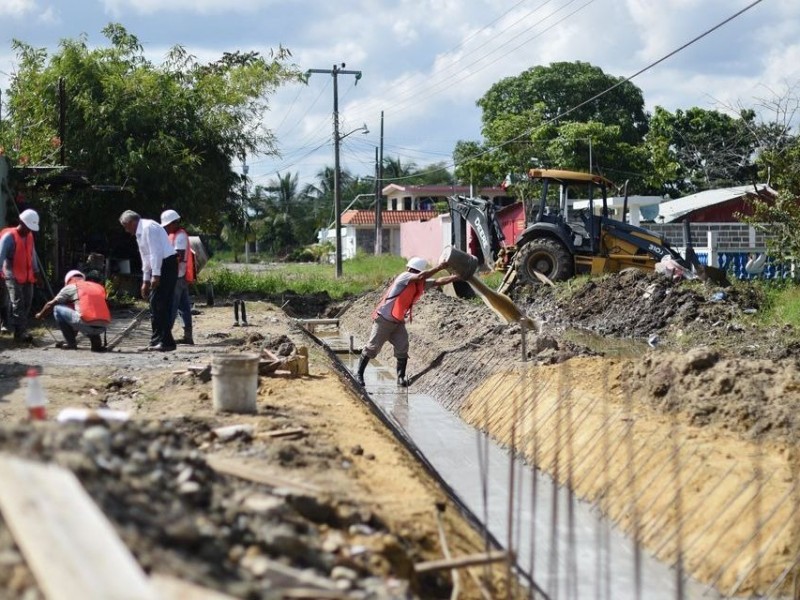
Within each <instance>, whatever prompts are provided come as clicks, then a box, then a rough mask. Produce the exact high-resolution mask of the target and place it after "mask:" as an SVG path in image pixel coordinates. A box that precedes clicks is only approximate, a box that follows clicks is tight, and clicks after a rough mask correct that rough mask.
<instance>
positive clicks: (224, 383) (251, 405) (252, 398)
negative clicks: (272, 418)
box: [211, 354, 258, 413]
mask: <svg viewBox="0 0 800 600" xmlns="http://www.w3.org/2000/svg"><path fill="white" fill-rule="evenodd" d="M211 384H212V399H213V403H214V410H215V411H216V412H234V413H254V412H256V394H257V392H258V355H257V354H224V355H218V356H214V357H213V358H212V359H211Z"/></svg>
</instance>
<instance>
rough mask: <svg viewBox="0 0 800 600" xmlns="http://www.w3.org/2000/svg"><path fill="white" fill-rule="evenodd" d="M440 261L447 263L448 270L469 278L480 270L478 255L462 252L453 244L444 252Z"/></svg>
mask: <svg viewBox="0 0 800 600" xmlns="http://www.w3.org/2000/svg"><path fill="white" fill-rule="evenodd" d="M439 262H443V263H445V264H446V265H447V270H448V271H450V272H451V273H454V274H457V275H458V276H459V277H461V279H464V280H467V279H469V278H470V277H472V276H473V275H474V274H475V271H477V270H478V257H477V256H472V255H471V254H467V253H466V252H462V251H461V250H459V249H458V248H453V246H447V247H446V248H445V249H444V251H443V252H442V256H441V258H440V259H439Z"/></svg>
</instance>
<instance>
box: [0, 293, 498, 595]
mask: <svg viewBox="0 0 800 600" xmlns="http://www.w3.org/2000/svg"><path fill="white" fill-rule="evenodd" d="M247 311H248V322H249V326H248V327H235V326H234V318H233V309H232V307H231V306H230V305H226V306H216V307H213V308H209V307H201V308H200V311H199V312H200V314H198V315H196V316H195V341H196V344H197V345H196V346H193V347H185V346H180V347H179V348H178V350H177V351H176V352H174V353H164V354H159V353H147V352H137V351H136V350H137V348H138V347H140V346H143V345H145V344H146V340H147V323H145V324H144V326H143V327H142V328H141V330H139V331H137V332H136V333H135V335H133V336H131V337H130V338H129V339H127V340H125V342H124V343H122V344H121V345H120V346H119V347H118V348H117V349H116V351H114V352H109V353H106V354H93V353H90V352H89V351H88V348H86V347H85V346H86V342H85V341H84V342H83V343H82V347H81V348H80V349H79V350H77V351H62V350H57V349H53V348H46V347H44V346H45V344H46V343H51V342H52V341H53V339H52V338H51V337H50V335H49V333H48V332H47V331H46V330H44V329H39V330H37V331H36V333H37V338H38V340H39V342H38V343H39V347H37V348H14V347H11V346H10V342H9V340H8V339H2V340H0V347H2V353H1V354H0V356H2V364H1V365H0V374H2V377H0V418H1V419H2V421H1V423H2V425H1V426H0V450H2V451H3V452H8V453H13V454H15V455H20V456H23V457H26V458H31V459H34V460H45V461H53V462H55V463H57V464H60V465H62V466H65V467H67V468H69V469H71V470H72V471H74V472H75V473H76V474H77V475H78V477H79V479H80V481H81V483H82V484H83V485H84V487H85V488H86V489H87V490H88V491H89V493H90V494H91V496H92V498H93V499H94V500H95V501H96V502H97V503H98V505H99V506H100V507H101V508H102V509H103V511H104V512H105V514H106V515H107V516H108V517H109V518H110V519H111V521H112V523H113V524H114V526H115V528H116V530H117V532H118V534H119V535H120V537H121V538H122V540H123V541H124V542H125V544H126V545H127V546H128V547H129V548H130V549H131V551H132V552H133V553H134V555H135V557H136V559H137V560H138V562H139V563H140V564H141V565H142V566H143V567H144V568H145V570H146V571H147V572H148V573H150V574H162V575H169V576H175V577H179V578H181V579H182V580H184V581H187V582H193V583H195V584H199V585H202V586H204V587H206V588H209V589H213V590H218V591H222V592H225V593H227V594H230V595H232V596H235V597H252V596H254V595H255V596H259V597H261V596H263V597H271V596H269V595H268V594H267V592H268V590H273V591H275V590H277V589H295V591H296V590H297V589H300V588H313V589H317V590H328V591H327V592H326V593H329V594H331V595H329V596H325V597H338V596H336V594H340V595H342V597H344V595H346V594H349V595H348V596H347V597H354V598H357V597H363V596H364V594H367V593H374V594H376V596H374V597H379V598H395V597H396V598H405V597H408V595H409V594H411V595H419V596H420V597H446V596H447V595H449V588H450V586H451V579H450V576H449V573H447V572H434V573H432V574H428V575H425V576H416V575H415V574H414V573H413V567H412V565H413V564H414V563H417V562H420V561H424V560H432V559H438V558H442V557H443V549H442V546H441V544H440V539H441V538H440V531H439V527H438V525H437V514H439V515H440V516H441V517H442V519H443V532H444V539H446V540H447V544H448V549H449V551H450V552H451V553H452V554H453V555H454V556H459V555H464V554H471V553H476V552H481V551H483V549H484V543H483V542H482V540H481V538H480V536H479V535H478V534H477V533H476V532H475V531H474V530H472V529H471V528H470V527H469V526H468V525H467V524H466V523H465V521H464V520H463V519H462V518H460V516H459V515H458V514H457V511H456V510H455V508H454V507H453V506H450V505H449V503H448V501H447V499H446V497H445V496H444V495H443V494H442V493H441V491H440V490H439V489H438V487H437V485H436V484H435V483H434V482H433V481H432V480H431V479H430V478H429V476H428V475H427V473H426V472H425V471H424V470H423V469H422V468H420V467H419V466H418V465H417V464H416V462H415V461H414V460H413V459H412V458H411V457H410V455H409V454H408V453H407V452H406V451H405V449H404V448H402V447H401V446H399V445H398V444H397V443H396V441H395V439H394V438H393V437H392V436H391V435H390V434H389V433H388V432H387V431H385V429H384V427H383V425H382V424H381V423H380V422H379V421H378V420H377V419H376V418H375V417H374V416H373V415H372V414H371V413H370V412H369V410H368V409H367V408H366V407H365V406H364V405H363V403H362V401H361V400H360V399H359V398H358V397H357V396H356V395H354V394H353V393H352V392H351V391H350V389H348V387H347V386H346V385H345V384H344V383H343V381H342V380H341V379H340V378H339V376H337V374H336V372H335V371H334V370H332V369H331V366H330V364H329V363H328V362H327V358H326V357H325V355H324V354H323V353H322V352H321V351H319V350H317V349H316V348H314V347H310V348H309V350H310V360H309V362H310V374H309V375H308V376H304V377H296V376H292V375H290V374H289V372H285V371H281V370H278V371H276V372H275V373H274V374H272V375H270V376H263V377H261V378H260V384H259V391H258V412H257V414H255V415H230V414H216V413H215V412H214V410H213V407H212V398H211V393H212V386H211V382H210V381H209V378H208V372H207V371H203V370H202V368H203V367H204V366H206V365H208V364H209V362H210V357H211V356H212V355H213V354H217V353H223V352H240V351H243V350H249V351H260V350H261V349H262V348H265V347H266V348H270V349H272V350H273V351H274V352H276V353H278V354H291V353H292V352H293V351H294V350H295V348H296V346H298V345H308V340H307V339H306V338H305V337H304V336H303V334H302V333H301V332H299V330H297V329H296V327H295V326H294V325H293V324H292V321H291V319H289V318H288V317H287V316H286V315H285V314H284V313H283V312H282V311H280V310H279V309H278V308H276V307H275V306H273V305H272V304H269V303H266V302H257V301H253V302H250V301H248V302H247ZM135 312H136V310H135V309H134V310H133V311H131V312H128V313H125V314H122V315H121V316H122V317H123V319H121V322H120V325H119V326H118V328H119V327H121V324H122V321H124V318H130V317H131V316H132V315H133V314H135ZM110 337H111V336H109V338H110ZM31 366H35V367H36V368H37V369H39V370H40V371H41V376H40V379H41V382H42V384H43V387H44V389H45V391H46V395H47V401H48V404H47V411H48V416H49V417H50V420H49V421H48V422H47V423H35V424H31V423H28V422H26V420H25V416H26V410H25V406H24V395H25V388H26V385H25V373H26V371H27V369H28V368H29V367H31ZM66 408H88V409H97V408H110V409H116V410H120V411H125V412H126V413H128V414H129V416H130V420H129V421H128V422H126V423H119V424H102V423H101V424H94V423H89V424H61V423H56V422H55V421H54V419H55V417H56V416H57V415H58V414H59V412H60V411H61V410H63V409H66ZM232 425H236V426H242V428H241V431H240V432H239V433H235V434H230V433H222V432H220V431H219V428H220V427H225V426H232ZM231 469H234V470H235V471H236V472H237V473H239V474H242V472H244V476H243V477H234V476H231V475H230V474H227V473H230V471H231ZM258 482H260V483H258ZM437 507H439V508H438V509H437ZM440 509H443V512H440ZM0 556H2V560H3V564H4V567H8V568H3V569H0V597H8V598H18V597H22V596H24V595H25V594H32V595H29V596H25V597H31V598H35V597H37V592H36V589H37V586H36V582H35V578H34V577H33V576H32V574H31V572H30V571H29V570H28V568H27V566H26V561H25V559H24V557H23V556H21V555H20V553H19V550H18V548H17V547H16V546H15V544H14V542H13V540H12V538H11V536H10V534H9V532H8V530H7V529H5V527H0ZM276 573H280V576H277V575H276ZM473 574H474V576H475V577H472V576H468V575H467V573H466V572H465V573H464V577H463V578H462V580H461V588H462V590H464V594H465V595H464V596H462V597H473V598H478V597H485V593H486V592H480V591H479V586H478V585H477V583H476V581H478V580H479V579H480V578H481V577H482V575H483V574H484V570H483V569H473ZM502 575H503V569H497V570H496V573H495V574H490V576H489V580H487V581H486V582H484V583H482V584H481V585H482V586H484V587H485V586H488V587H489V588H491V589H494V590H495V592H496V593H499V592H498V590H502V589H503V582H502V580H501V579H502ZM495 592H493V593H495ZM275 593H277V592H275ZM317 593H318V594H321V593H322V592H319V591H318V592H317ZM276 597H282V596H276ZM295 597H301V596H295ZM309 597H310V596H309ZM315 597H316V596H315Z"/></svg>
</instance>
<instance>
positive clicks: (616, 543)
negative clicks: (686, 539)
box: [318, 331, 718, 600]
mask: <svg viewBox="0 0 800 600" xmlns="http://www.w3.org/2000/svg"><path fill="white" fill-rule="evenodd" d="M318 336H319V338H320V339H321V340H322V341H323V342H324V343H326V344H327V345H329V346H330V347H334V348H346V347H348V344H349V343H350V337H349V334H347V333H346V332H343V333H339V332H335V331H328V332H324V333H318ZM340 360H341V363H342V364H343V365H344V366H345V367H346V368H347V369H348V370H349V371H350V372H352V373H354V372H355V369H356V367H357V363H358V355H357V354H356V353H349V354H340ZM395 378H396V376H395V373H394V367H393V366H392V365H389V366H386V365H384V364H381V363H379V362H378V361H372V362H371V363H370V364H369V365H368V367H367V371H366V374H365V380H366V392H367V394H368V396H369V399H370V401H371V402H372V403H373V405H374V407H376V408H377V409H378V410H380V411H381V412H382V414H383V415H384V416H385V417H386V420H387V421H388V422H389V423H390V425H391V426H392V427H393V428H394V429H396V430H397V431H398V432H400V435H402V436H403V437H404V438H406V439H407V440H408V441H409V442H410V443H412V444H413V445H414V447H415V449H416V450H417V452H418V453H419V454H421V455H422V456H423V457H424V459H425V460H426V461H427V462H428V463H429V465H430V466H431V467H432V468H433V469H435V471H436V472H437V474H438V476H439V477H441V478H442V479H443V480H444V481H445V482H446V483H447V485H448V486H449V487H450V488H451V490H452V492H453V493H455V495H456V496H457V498H458V500H459V501H460V502H461V503H462V504H463V505H464V506H465V507H466V508H467V509H468V510H469V511H471V513H472V514H473V515H475V516H476V517H477V518H478V519H479V521H480V522H481V523H482V524H483V525H484V526H485V527H486V528H487V530H488V531H489V532H490V534H491V535H492V536H493V537H494V538H495V539H496V540H498V541H499V543H500V544H501V545H502V546H503V547H504V548H506V549H508V550H510V551H512V552H513V553H514V554H515V556H516V558H517V567H518V568H519V570H520V571H521V572H522V573H524V574H525V578H526V579H528V580H530V581H533V583H534V586H535V587H536V589H537V591H538V592H539V593H540V596H539V597H547V598H559V597H567V598H572V597H575V598H577V597H591V598H636V597H645V598H653V599H656V600H658V599H662V598H663V599H664V600H668V599H671V598H678V597H686V598H700V597H701V596H702V595H703V592H705V588H704V586H702V585H700V584H699V583H697V582H694V581H690V580H687V579H683V578H682V576H676V572H675V570H674V569H672V568H670V566H669V565H667V564H664V563H661V562H659V561H658V560H656V559H654V558H653V557H652V556H650V555H649V554H648V553H646V552H644V551H643V550H642V548H641V547H640V546H638V545H637V544H635V543H634V542H632V541H631V539H630V538H628V537H626V536H625V535H624V533H623V532H621V531H620V530H619V529H618V528H617V527H615V526H614V525H613V524H612V523H611V522H610V521H609V520H608V519H607V518H604V516H603V515H602V514H601V513H599V512H598V511H596V510H594V508H593V506H592V505H591V504H589V503H587V502H582V501H580V500H579V499H578V498H577V497H576V496H575V495H574V494H573V493H572V492H571V491H570V490H569V488H568V487H566V486H563V485H559V484H558V483H557V482H556V481H555V480H554V479H553V478H552V477H550V476H549V475H547V474H546V473H544V472H542V471H539V470H537V469H533V468H531V467H530V463H529V462H527V460H526V459H525V458H524V457H522V456H519V455H514V454H511V453H509V451H508V450H507V449H505V448H504V447H503V446H501V445H500V444H498V443H497V442H496V441H494V440H493V439H492V438H491V437H490V436H488V435H487V434H486V433H484V432H482V431H481V429H480V428H476V427H475V426H474V424H470V423H469V422H468V421H467V420H465V419H463V418H459V415H457V414H455V413H454V412H451V411H449V410H447V409H446V408H444V407H443V406H442V404H441V403H440V402H438V401H437V400H436V399H435V398H433V397H432V396H430V395H428V394H425V393H422V392H417V391H414V387H413V386H412V387H410V388H399V387H398V386H397V385H396V381H395ZM486 398H487V399H488V400H489V402H491V399H492V398H493V395H492V394H491V393H490V394H488V395H487V396H486ZM706 597H712V598H713V597H718V595H716V594H711V595H710V596H706Z"/></svg>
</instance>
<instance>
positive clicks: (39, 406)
mask: <svg viewBox="0 0 800 600" xmlns="http://www.w3.org/2000/svg"><path fill="white" fill-rule="evenodd" d="M46 403H47V400H46V399H45V397H44V389H42V382H41V381H39V372H38V371H37V370H36V369H34V368H33V367H31V368H30V369H28V390H27V393H26V394H25V406H27V407H28V418H29V419H31V420H32V421H44V420H45V419H46V418H47V416H46V413H45V408H44V405H45V404H46Z"/></svg>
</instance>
